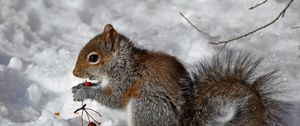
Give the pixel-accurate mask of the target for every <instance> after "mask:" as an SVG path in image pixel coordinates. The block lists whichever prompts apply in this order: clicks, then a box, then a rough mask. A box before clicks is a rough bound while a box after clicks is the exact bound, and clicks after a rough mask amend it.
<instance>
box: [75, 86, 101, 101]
mask: <svg viewBox="0 0 300 126" xmlns="http://www.w3.org/2000/svg"><path fill="white" fill-rule="evenodd" d="M72 93H73V100H74V101H83V100H85V99H88V98H93V97H94V96H95V91H94V90H93V89H91V88H89V87H85V86H84V85H83V84H78V85H77V86H74V87H72Z"/></svg>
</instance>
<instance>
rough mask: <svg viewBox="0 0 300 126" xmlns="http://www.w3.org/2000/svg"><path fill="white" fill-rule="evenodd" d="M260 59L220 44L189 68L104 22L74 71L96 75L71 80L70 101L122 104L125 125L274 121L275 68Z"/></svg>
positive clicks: (281, 114) (281, 117)
mask: <svg viewBox="0 0 300 126" xmlns="http://www.w3.org/2000/svg"><path fill="white" fill-rule="evenodd" d="M261 61H262V58H255V56H252V55H251V54H250V53H243V52H234V51H224V52H223V53H220V54H218V55H215V56H214V57H213V58H212V59H211V60H205V61H203V62H200V63H198V64H197V65H195V67H193V68H192V70H191V71H188V70H187V69H186V68H185V67H184V65H183V64H182V63H180V62H179V60H178V59H177V58H176V57H174V56H171V55H168V54H165V53H163V52H154V51H148V50H145V49H139V48H137V47H136V46H134V44H133V43H132V42H131V41H130V39H128V38H127V37H125V36H124V35H122V34H121V33H119V32H117V31H116V30H115V29H114V27H113V26H112V25H111V24H106V25H105V27H104V30H103V33H101V34H99V35H97V36H96V37H94V38H93V39H91V40H90V41H89V42H88V43H87V44H86V45H85V46H84V47H83V49H82V50H81V51H80V53H79V56H78V58H77V62H76V65H75V68H74V70H73V74H74V76H76V77H79V78H89V79H90V80H96V81H99V82H96V83H95V85H96V86H93V87H85V86H84V85H83V84H82V83H81V84H78V85H77V86H74V87H72V93H73V100H74V101H83V100H85V99H93V100H95V101H97V102H99V103H100V104H103V105H105V106H107V107H109V108H112V109H116V110H126V111H127V114H128V125H130V126H153V125H155V126H207V125H211V126H223V125H224V126H281V125H287V122H288V121H287V119H288V106H289V104H288V103H285V102H282V101H280V100H277V99H275V98H273V96H274V95H278V94H279V93H280V90H279V89H278V88H276V85H278V84H280V83H278V82H277V81H276V80H277V79H276V78H278V76H277V74H276V73H277V71H278V70H277V69H275V70H273V71H271V72H268V73H262V72H258V70H257V67H258V66H259V65H260V63H261Z"/></svg>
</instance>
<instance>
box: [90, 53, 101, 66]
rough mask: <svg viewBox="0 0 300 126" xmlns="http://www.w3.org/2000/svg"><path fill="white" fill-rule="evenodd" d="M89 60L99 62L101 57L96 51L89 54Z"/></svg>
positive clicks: (93, 62) (92, 62)
mask: <svg viewBox="0 0 300 126" xmlns="http://www.w3.org/2000/svg"><path fill="white" fill-rule="evenodd" d="M87 60H88V62H89V63H90V64H97V63H98V62H99V61H100V57H99V55H98V54H97V53H96V52H91V53H90V54H88V56H87Z"/></svg>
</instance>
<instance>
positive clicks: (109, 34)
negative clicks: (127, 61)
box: [73, 24, 128, 80]
mask: <svg viewBox="0 0 300 126" xmlns="http://www.w3.org/2000/svg"><path fill="white" fill-rule="evenodd" d="M123 41H128V39H127V38H126V37H124V36H123V35H121V34H120V33H118V32H117V31H116V30H115V29H114V28H113V26H112V25H111V24H106V25H105V27H104V30H103V33H101V34H99V35H97V36H96V37H94V38H93V39H92V40H90V41H89V42H88V43H87V44H86V45H85V46H84V47H83V49H82V50H81V51H80V53H79V55H78V58H77V62H76V65H75V68H74V70H73V75H74V76H76V77H80V78H90V79H92V80H95V79H97V80H98V79H101V78H102V77H101V76H102V75H101V72H99V70H100V69H101V68H102V67H103V66H104V65H105V64H107V63H108V62H110V61H111V60H112V59H113V58H115V57H117V56H119V55H120V43H121V42H123Z"/></svg>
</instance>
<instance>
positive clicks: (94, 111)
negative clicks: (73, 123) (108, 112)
mask: <svg viewBox="0 0 300 126" xmlns="http://www.w3.org/2000/svg"><path fill="white" fill-rule="evenodd" d="M85 109H86V110H90V111H93V112H95V113H97V114H98V115H99V116H101V114H100V112H97V111H95V110H93V109H90V108H85Z"/></svg>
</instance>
